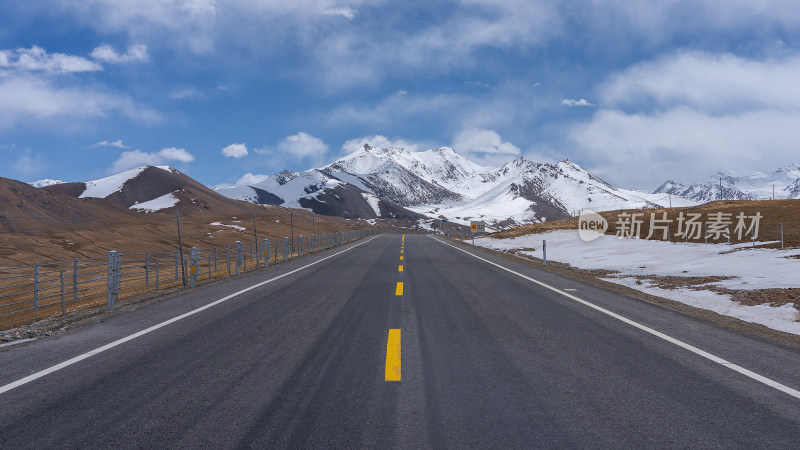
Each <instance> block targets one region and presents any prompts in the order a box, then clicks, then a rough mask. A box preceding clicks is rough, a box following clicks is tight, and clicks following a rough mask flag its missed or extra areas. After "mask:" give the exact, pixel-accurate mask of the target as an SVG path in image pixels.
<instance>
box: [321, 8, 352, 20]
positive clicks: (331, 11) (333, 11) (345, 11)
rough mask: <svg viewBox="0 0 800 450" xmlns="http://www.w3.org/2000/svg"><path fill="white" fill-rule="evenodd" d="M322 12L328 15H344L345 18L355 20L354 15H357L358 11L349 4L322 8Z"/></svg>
mask: <svg viewBox="0 0 800 450" xmlns="http://www.w3.org/2000/svg"><path fill="white" fill-rule="evenodd" d="M322 14H325V15H328V16H342V17H344V18H345V19H349V20H353V17H355V16H356V11H355V10H354V9H353V8H350V7H347V6H339V7H334V8H327V9H324V10H322Z"/></svg>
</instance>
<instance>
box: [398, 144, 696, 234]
mask: <svg viewBox="0 0 800 450" xmlns="http://www.w3.org/2000/svg"><path fill="white" fill-rule="evenodd" d="M483 175H484V176H486V177H487V178H489V177H491V178H490V179H492V180H494V183H493V187H492V188H491V189H490V190H489V191H487V192H485V193H484V194H482V195H480V196H479V197H477V198H473V199H469V200H467V201H464V202H460V203H457V204H452V205H421V206H418V207H415V208H412V209H413V210H415V211H417V212H420V213H424V214H428V215H441V216H444V217H447V218H451V220H453V221H455V222H459V223H464V224H466V223H467V222H468V221H470V220H484V221H486V222H487V223H488V224H489V226H490V228H505V227H508V226H513V225H514V224H523V223H534V222H540V221H544V220H551V219H558V218H562V217H565V216H568V215H577V214H579V213H580V211H581V210H583V209H591V210H594V211H607V210H614V209H629V208H654V207H661V206H669V204H670V198H669V194H649V193H647V192H641V191H633V190H627V189H619V188H615V187H613V186H611V185H610V184H608V183H606V182H605V181H603V180H601V179H600V178H597V177H596V176H594V175H592V174H591V173H589V172H588V171H586V170H585V169H583V168H582V167H580V166H579V165H577V164H575V163H574V162H572V161H569V160H565V161H561V162H559V163H558V164H547V163H534V162H531V161H528V160H526V159H525V158H517V159H515V160H514V161H512V162H510V163H507V164H504V165H503V166H501V167H499V168H498V169H496V170H494V171H492V172H489V173H486V174H483ZM487 184H488V182H487ZM671 204H672V206H689V205H693V204H695V202H692V201H688V200H686V199H682V198H678V197H674V196H673V198H672V199H671Z"/></svg>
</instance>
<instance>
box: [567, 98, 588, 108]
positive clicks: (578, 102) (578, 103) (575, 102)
mask: <svg viewBox="0 0 800 450" xmlns="http://www.w3.org/2000/svg"><path fill="white" fill-rule="evenodd" d="M561 104H562V105H566V106H570V107H571V106H594V103H589V102H587V101H586V99H585V98H582V99H580V100H570V99H567V98H565V99H564V100H561Z"/></svg>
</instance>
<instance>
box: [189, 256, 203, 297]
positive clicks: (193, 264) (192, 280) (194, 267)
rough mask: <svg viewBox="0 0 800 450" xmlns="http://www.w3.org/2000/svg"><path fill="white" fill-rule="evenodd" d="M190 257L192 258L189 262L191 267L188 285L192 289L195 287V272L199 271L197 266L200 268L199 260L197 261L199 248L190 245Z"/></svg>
mask: <svg viewBox="0 0 800 450" xmlns="http://www.w3.org/2000/svg"><path fill="white" fill-rule="evenodd" d="M191 258H192V260H191V262H190V263H189V264H190V267H191V269H190V270H191V272H190V273H189V287H190V288H193V289H194V288H195V287H197V272H198V271H199V268H200V262H199V259H200V249H199V248H197V247H192V250H191Z"/></svg>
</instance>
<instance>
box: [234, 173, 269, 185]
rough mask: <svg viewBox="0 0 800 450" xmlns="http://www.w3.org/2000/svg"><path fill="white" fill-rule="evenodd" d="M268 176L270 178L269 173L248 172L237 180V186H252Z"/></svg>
mask: <svg viewBox="0 0 800 450" xmlns="http://www.w3.org/2000/svg"><path fill="white" fill-rule="evenodd" d="M267 178H269V175H256V174H252V173H246V174H244V175H242V177H241V178H239V179H238V180H237V181H236V186H252V185H254V184H258V183H261V182H262V181H264V180H266V179H267Z"/></svg>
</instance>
